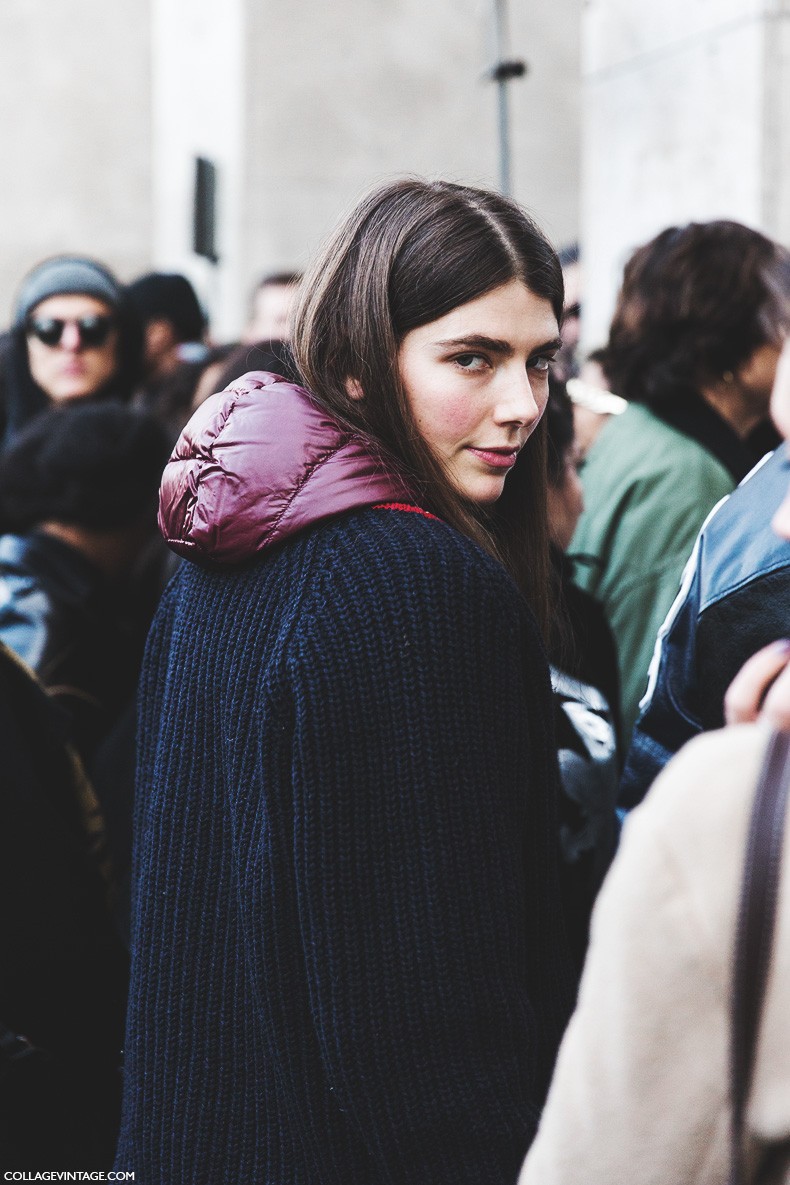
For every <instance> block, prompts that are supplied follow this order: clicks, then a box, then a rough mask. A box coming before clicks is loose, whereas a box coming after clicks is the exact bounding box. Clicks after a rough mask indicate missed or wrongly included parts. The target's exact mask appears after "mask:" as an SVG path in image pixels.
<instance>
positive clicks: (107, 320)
mask: <svg viewBox="0 0 790 1185" xmlns="http://www.w3.org/2000/svg"><path fill="white" fill-rule="evenodd" d="M140 353H141V338H140V329H139V324H138V322H137V320H136V318H135V316H134V314H133V312H132V311H131V309H130V308H129V304H128V301H127V299H126V296H125V293H124V290H123V288H122V287H121V285H120V284H119V283H118V281H117V280H116V279H115V277H114V276H113V275H112V273H111V272H109V271H108V270H107V269H106V268H105V267H103V266H102V265H101V264H99V263H96V262H95V261H94V260H92V259H86V258H82V257H78V256H56V257H55V258H53V259H47V260H44V262H43V263H40V264H38V266H37V267H35V268H34V269H33V270H32V271H31V272H30V273H29V274H28V275H27V277H26V278H25V280H24V281H23V283H22V286H21V288H20V290H19V293H18V296H17V300H16V308H15V314H14V326H13V330H12V344H11V350H10V355H9V364H10V366H11V369H12V370H13V372H14V373H13V375H12V376H11V382H10V384H9V386H10V388H11V390H10V392H9V403H10V405H11V406H10V407H9V409H8V411H9V418H10V420H11V421H12V426H13V427H14V428H15V429H16V428H18V427H19V426H20V425H21V424H22V423H24V422H25V421H26V420H27V419H29V418H30V416H31V415H34V414H35V413H36V412H37V411H39V410H41V409H42V408H43V407H46V406H47V404H57V405H62V404H66V403H71V402H73V401H78V400H81V399H92V398H100V397H102V396H104V395H106V394H112V395H115V396H117V397H119V398H122V399H123V398H128V396H129V395H130V394H131V391H132V389H133V386H134V383H135V382H136V380H137V377H138V374H139V367H140Z"/></svg>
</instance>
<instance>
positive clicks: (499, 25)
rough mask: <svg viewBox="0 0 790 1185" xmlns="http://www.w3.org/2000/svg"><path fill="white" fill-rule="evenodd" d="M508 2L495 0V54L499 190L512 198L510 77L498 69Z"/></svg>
mask: <svg viewBox="0 0 790 1185" xmlns="http://www.w3.org/2000/svg"><path fill="white" fill-rule="evenodd" d="M506 5H507V0H494V54H495V62H496V66H495V70H496V84H497V92H498V93H497V101H498V107H499V188H500V191H501V192H502V193H503V194H504V195H505V197H510V112H509V110H508V94H507V84H508V81H509V79H508V77H507V75H506V74H505V72H504V71H502V70H501V69H498V67H500V66H501V64H502V63H503V62H504V61H505V60H506V57H507V12H506Z"/></svg>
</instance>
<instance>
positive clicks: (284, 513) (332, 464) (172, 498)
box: [159, 371, 414, 564]
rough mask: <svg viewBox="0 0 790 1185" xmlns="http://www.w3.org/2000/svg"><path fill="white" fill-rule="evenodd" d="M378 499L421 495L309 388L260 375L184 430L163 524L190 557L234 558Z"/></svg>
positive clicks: (169, 469)
mask: <svg viewBox="0 0 790 1185" xmlns="http://www.w3.org/2000/svg"><path fill="white" fill-rule="evenodd" d="M378 502H411V503H413V502H414V495H413V493H411V492H410V491H409V489H408V486H407V484H406V482H405V481H404V480H403V479H402V478H401V477H399V476H398V474H397V473H396V472H395V469H394V467H393V466H392V464H391V463H388V462H387V461H386V460H385V459H384V458H383V457H382V456H381V455H379V454H378V453H377V450H376V446H375V445H373V444H372V443H371V442H370V441H368V440H366V438H365V437H364V436H362V435H361V434H359V433H356V432H353V431H352V430H350V429H348V428H346V427H344V426H343V425H341V424H339V423H338V422H337V420H335V419H334V418H333V417H332V416H331V415H330V414H329V413H328V412H326V411H325V410H324V409H323V408H321V407H320V406H319V405H318V404H317V403H316V402H315V400H314V399H313V398H312V397H311V396H310V394H309V393H308V392H307V391H306V390H304V389H303V388H301V387H297V386H294V385H293V384H292V383H289V382H287V381H286V380H285V379H282V378H280V377H279V376H278V375H274V374H269V373H266V372H263V371H253V372H251V373H250V374H246V375H244V377H243V378H241V379H239V380H238V381H237V382H235V383H233V384H232V385H231V386H230V387H228V388H227V389H226V390H225V391H220V393H219V394H218V395H212V397H211V398H210V399H207V400H206V402H205V403H203V404H202V405H201V406H200V407H199V408H198V410H197V411H196V412H195V414H194V415H193V417H192V419H191V420H190V421H189V423H188V424H187V426H186V427H185V428H184V431H183V432H182V433H181V436H180V438H179V440H178V443H177V444H176V447H175V449H174V451H173V454H172V456H171V458H170V461H169V462H168V464H167V466H166V468H165V471H164V475H163V478H162V486H161V490H160V495H159V527H160V530H161V531H162V534H163V535H164V537H165V540H166V541H167V543H168V545H169V546H170V547H171V548H172V549H173V550H174V551H176V552H178V554H179V555H182V556H185V557H186V558H187V559H190V560H194V561H196V562H198V563H215V564H235V563H240V562H241V561H243V560H247V559H250V558H251V557H252V556H254V555H256V554H259V553H260V552H262V551H264V550H265V549H266V548H268V547H271V546H273V545H274V544H276V543H280V542H281V541H282V540H283V539H287V538H288V537H289V536H291V535H294V534H296V533H297V532H298V531H301V530H304V528H305V527H308V526H311V525H312V524H313V523H316V522H319V521H320V520H321V519H326V518H330V517H332V516H333V515H336V514H340V513H341V512H342V511H345V510H353V509H357V508H361V507H363V506H372V505H375V504H376V503H378Z"/></svg>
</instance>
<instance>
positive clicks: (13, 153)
mask: <svg viewBox="0 0 790 1185" xmlns="http://www.w3.org/2000/svg"><path fill="white" fill-rule="evenodd" d="M581 5H582V0H553V3H552V4H551V5H547V4H545V3H542V2H541V0H511V2H510V5H509V8H510V10H511V11H510V30H509V33H510V37H509V41H510V46H509V48H510V54H511V56H513V57H521V58H525V59H526V60H527V61H528V63H529V66H530V72H529V74H528V76H527V78H526V79H524V80H521V81H517V82H515V83H513V85H512V86H511V88H510V106H511V124H512V172H513V178H514V191H515V196H516V197H518V198H519V199H520V200H521V201H523V202H524V203H525V204H526V205H528V206H529V207H530V208H531V209H532V210H533V212H534V213H535V214H536V216H537V217H538V219H539V220H540V221H541V222H542V223H543V224H544V226H545V227H546V229H547V230H548V232H549V233H550V234H551V235H552V236H553V237H554V238H555V240H557V241H558V242H560V243H562V242H566V241H568V240H571V239H574V238H576V237H577V236H578V226H579V209H578V188H579V185H578V183H579V116H578V108H579V23H580V10H581ZM492 61H493V0H431V2H430V3H425V0H335V2H334V3H333V4H331V5H330V4H326V3H319V2H317V0H113V2H112V3H111V4H109V3H107V2H106V0H102V2H100V0H2V3H0V102H1V103H2V108H0V109H2V110H3V111H4V113H5V118H4V119H3V121H2V123H1V124H0V154H1V155H0V159H2V160H3V165H4V175H5V177H6V179H7V183H6V186H5V188H4V214H5V220H4V249H3V251H2V252H0V324H1V323H2V322H3V321H4V320H5V317H6V310H8V309H9V307H10V302H11V298H12V294H13V292H14V291H15V289H16V287H17V285H18V282H19V280H20V278H21V276H22V275H23V274H24V272H25V271H27V269H28V268H29V267H30V266H32V265H33V264H34V263H35V262H36V261H38V260H39V259H41V258H42V257H44V256H45V255H48V254H52V253H54V252H60V251H77V252H89V253H93V254H95V255H96V256H98V257H100V258H102V259H104V260H106V261H107V263H109V265H110V266H111V267H113V268H114V269H115V270H117V271H118V272H119V274H120V275H121V277H122V278H124V279H130V278H132V277H133V276H134V275H135V274H138V273H139V272H141V271H143V270H147V269H148V268H150V267H158V268H168V269H170V268H172V269H180V270H183V271H185V272H186V273H187V274H188V275H189V276H190V277H191V278H192V279H193V281H194V282H195V284H196V286H197V287H198V290H199V291H200V293H201V296H202V297H203V299H204V301H205V303H206V304H207V305H208V307H209V309H210V311H211V313H212V314H213V319H214V324H215V331H216V333H217V335H218V336H219V337H223V336H232V335H235V334H236V333H237V332H238V331H239V329H240V328H241V325H242V324H243V320H244V318H245V315H246V306H247V301H248V296H249V290H250V287H251V285H252V284H253V282H254V280H255V279H256V278H257V277H258V276H259V275H260V274H261V273H262V272H265V271H268V270H272V269H281V268H291V267H302V266H304V264H305V263H306V261H307V259H308V257H309V255H310V254H311V253H312V252H313V251H314V250H315V248H316V247H317V245H318V243H319V241H320V240H321V238H322V237H323V236H324V235H325V234H326V233H327V232H328V230H329V229H330V228H331V226H332V225H333V224H334V223H335V222H336V220H337V218H338V217H339V215H340V214H341V213H342V211H343V209H344V208H346V207H347V206H348V205H349V204H350V203H351V202H353V201H354V200H355V199H356V198H357V197H358V196H359V194H360V193H361V192H362V191H363V190H365V189H366V188H367V187H369V186H370V185H371V184H373V183H375V182H376V181H378V180H380V179H382V178H384V177H387V176H391V175H393V174H397V173H404V172H416V173H422V174H428V175H431V176H445V177H450V178H454V179H457V180H462V181H467V182H471V183H477V184H481V185H495V184H496V182H497V176H498V167H497V160H498V158H497V114H496V89H495V87H494V86H493V85H492V84H490V83H486V82H483V81H482V76H483V73H484V71H485V70H486V68H487V67H489V66H490V65H491V63H492ZM197 155H203V156H206V157H208V158H209V159H211V160H213V161H214V162H215V164H216V165H217V168H218V173H219V189H218V215H219V253H220V256H221V260H220V264H219V266H217V267H214V266H212V265H211V264H209V263H208V262H207V261H205V260H202V259H198V258H197V257H196V256H195V255H194V253H193V251H192V200H193V182H194V161H195V157H196V156H197Z"/></svg>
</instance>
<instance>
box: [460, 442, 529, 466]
mask: <svg viewBox="0 0 790 1185" xmlns="http://www.w3.org/2000/svg"><path fill="white" fill-rule="evenodd" d="M469 452H470V453H472V454H473V455H474V456H475V457H477V458H478V459H479V460H481V461H482V462H483V463H484V464H485V465H490V466H491V468H492V469H512V467H513V466H514V465H515V463H516V457H517V456H518V449H517V448H498V449H493V448H471V447H470V449H469Z"/></svg>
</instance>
